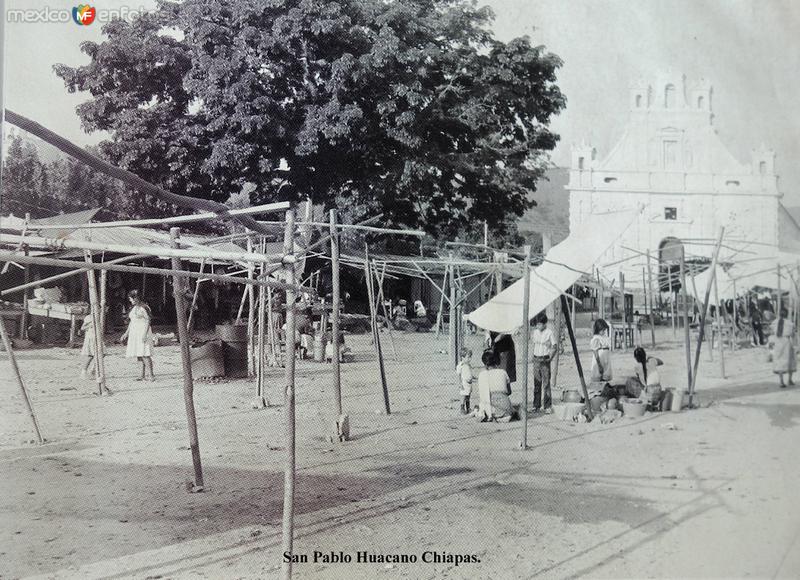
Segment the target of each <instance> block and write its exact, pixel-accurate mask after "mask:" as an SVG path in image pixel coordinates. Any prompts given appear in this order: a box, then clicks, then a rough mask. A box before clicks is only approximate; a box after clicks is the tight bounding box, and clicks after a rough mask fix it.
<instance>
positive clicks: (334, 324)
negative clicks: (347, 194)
mask: <svg viewBox="0 0 800 580" xmlns="http://www.w3.org/2000/svg"><path fill="white" fill-rule="evenodd" d="M330 235H331V285H332V286H333V288H332V294H333V296H332V300H333V304H332V307H333V311H332V312H331V340H332V341H333V349H332V350H333V357H332V361H331V362H332V363H333V410H334V413H335V414H336V419H337V421H338V419H339V416H340V415H341V414H342V370H341V366H340V362H339V332H340V330H339V320H340V318H339V311H340V310H341V307H342V298H341V290H340V286H339V233H338V231H337V229H336V210H335V209H332V210H331V213H330ZM322 330H323V332H324V331H325V329H324V328H323V329H322Z"/></svg>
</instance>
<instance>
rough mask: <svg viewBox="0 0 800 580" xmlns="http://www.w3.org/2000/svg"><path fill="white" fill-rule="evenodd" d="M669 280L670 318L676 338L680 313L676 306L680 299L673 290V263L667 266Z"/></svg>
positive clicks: (673, 335)
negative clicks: (676, 318)
mask: <svg viewBox="0 0 800 580" xmlns="http://www.w3.org/2000/svg"><path fill="white" fill-rule="evenodd" d="M667 282H668V283H669V314H670V320H671V321H672V337H673V338H675V337H676V336H677V330H676V327H675V322H676V321H675V317H676V316H677V314H678V311H677V308H676V304H675V303H676V302H677V301H678V293H677V292H673V291H672V265H671V264H670V265H669V266H667Z"/></svg>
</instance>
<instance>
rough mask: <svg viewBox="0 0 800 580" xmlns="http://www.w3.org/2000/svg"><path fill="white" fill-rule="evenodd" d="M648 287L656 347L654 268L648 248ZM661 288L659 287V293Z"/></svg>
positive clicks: (652, 336)
mask: <svg viewBox="0 0 800 580" xmlns="http://www.w3.org/2000/svg"><path fill="white" fill-rule="evenodd" d="M647 287H648V289H649V294H650V340H651V341H652V343H653V348H655V347H656V315H655V314H654V313H653V269H652V267H651V260H650V250H647ZM660 294H661V290H660V289H659V295H660Z"/></svg>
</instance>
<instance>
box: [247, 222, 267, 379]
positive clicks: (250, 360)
mask: <svg viewBox="0 0 800 580" xmlns="http://www.w3.org/2000/svg"><path fill="white" fill-rule="evenodd" d="M252 251H253V239H252V238H251V237H250V236H248V237H247V253H248V254H250V253H252ZM255 274H256V269H255V265H254V264H250V263H248V264H247V279H248V280H252V279H253V278H255ZM258 299H259V301H260V300H261V294H260V293H259V295H258ZM258 332H259V335H262V334H263V333H264V329H263V328H262V327H261V326H259V328H258ZM255 333H256V309H255V288H253V285H252V284H249V285H248V286H247V369H248V374H249V375H250V376H251V377H254V376H256V374H257V373H258V371H257V370H256V336H255ZM259 340H262V341H263V340H264V339H263V336H262V337H261V338H259Z"/></svg>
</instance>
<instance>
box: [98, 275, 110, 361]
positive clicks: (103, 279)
mask: <svg viewBox="0 0 800 580" xmlns="http://www.w3.org/2000/svg"><path fill="white" fill-rule="evenodd" d="M107 295H108V270H100V342H102V343H103V347H105V336H106V302H107ZM104 350H105V348H104Z"/></svg>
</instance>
